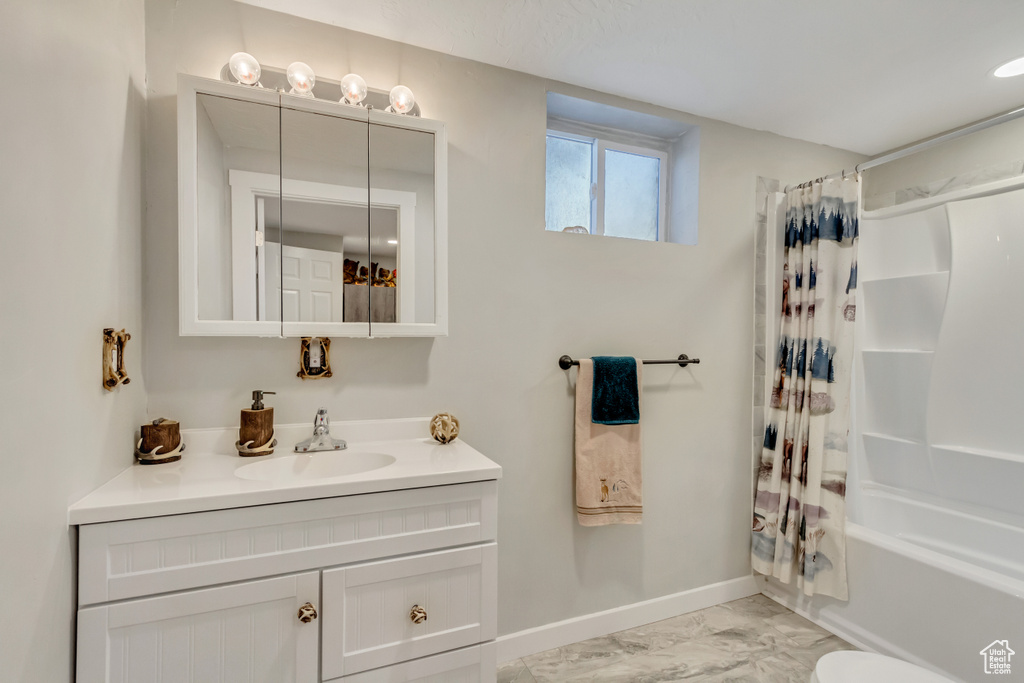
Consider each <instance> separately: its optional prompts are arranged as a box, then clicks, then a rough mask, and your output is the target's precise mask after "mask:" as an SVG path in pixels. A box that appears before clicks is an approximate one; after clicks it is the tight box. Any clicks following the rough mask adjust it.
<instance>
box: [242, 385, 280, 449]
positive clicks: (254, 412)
mask: <svg viewBox="0 0 1024 683" xmlns="http://www.w3.org/2000/svg"><path fill="white" fill-rule="evenodd" d="M275 393H276V392H273V391H263V390H262V389H256V390H254V391H253V392H252V408H249V409H248V410H247V409H244V408H243V409H242V413H241V416H240V418H239V423H238V441H237V442H235V449H236V450H237V451H238V454H239V455H240V456H242V457H244V458H249V457H253V456H257V455H270V454H271V453H273V452H274V446H276V445H277V440H276V439H275V438H274V409H273V408H267V407H266V406H264V405H263V397H264V395H266V394H275Z"/></svg>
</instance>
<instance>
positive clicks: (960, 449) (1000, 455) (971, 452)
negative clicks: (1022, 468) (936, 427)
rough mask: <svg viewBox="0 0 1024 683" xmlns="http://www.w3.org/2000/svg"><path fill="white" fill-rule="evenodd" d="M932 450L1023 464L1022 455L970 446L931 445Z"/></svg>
mask: <svg viewBox="0 0 1024 683" xmlns="http://www.w3.org/2000/svg"><path fill="white" fill-rule="evenodd" d="M932 448H936V449H941V450H944V451H948V452H950V453H961V454H963V455H965V456H974V457H981V458H996V459H998V460H1008V461H1010V462H1017V463H1021V464H1024V453H1007V452H1006V451H993V450H989V449H986V448H972V447H970V446H950V445H947V444H933V445H932Z"/></svg>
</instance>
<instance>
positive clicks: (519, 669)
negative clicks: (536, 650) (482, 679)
mask: <svg viewBox="0 0 1024 683" xmlns="http://www.w3.org/2000/svg"><path fill="white" fill-rule="evenodd" d="M536 681H537V679H536V678H534V677H533V674H532V673H530V670H529V669H528V668H527V667H526V662H524V661H523V660H521V659H514V660H512V661H511V662H505V663H504V664H499V665H498V683H536Z"/></svg>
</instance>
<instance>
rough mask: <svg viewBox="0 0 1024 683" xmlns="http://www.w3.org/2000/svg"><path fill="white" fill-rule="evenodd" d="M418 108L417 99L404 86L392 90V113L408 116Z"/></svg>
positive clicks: (397, 86)
mask: <svg viewBox="0 0 1024 683" xmlns="http://www.w3.org/2000/svg"><path fill="white" fill-rule="evenodd" d="M414 106H416V98H415V97H414V96H413V94H412V90H409V89H408V88H407V87H405V86H404V85H396V86H395V87H394V88H392V89H391V111H393V112H395V113H396V114H408V113H409V112H411V111H412V108H413V107H414Z"/></svg>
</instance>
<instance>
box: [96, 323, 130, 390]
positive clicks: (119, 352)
mask: <svg viewBox="0 0 1024 683" xmlns="http://www.w3.org/2000/svg"><path fill="white" fill-rule="evenodd" d="M131 338H132V336H131V335H130V334H128V333H127V332H125V331H124V330H121V331H120V332H115V331H114V328H113V327H106V328H104V329H103V388H104V389H106V390H107V391H113V390H114V389H115V388H116V387H117V385H118V384H128V383H129V382H131V380H130V379H128V373H127V372H125V371H124V347H125V344H127V343H128V340H129V339H131Z"/></svg>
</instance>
